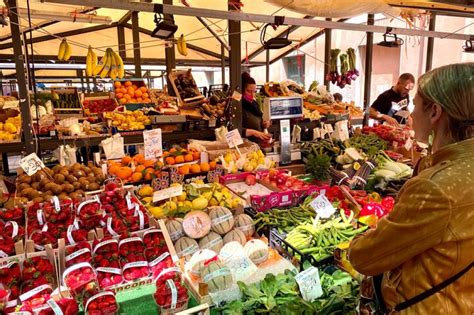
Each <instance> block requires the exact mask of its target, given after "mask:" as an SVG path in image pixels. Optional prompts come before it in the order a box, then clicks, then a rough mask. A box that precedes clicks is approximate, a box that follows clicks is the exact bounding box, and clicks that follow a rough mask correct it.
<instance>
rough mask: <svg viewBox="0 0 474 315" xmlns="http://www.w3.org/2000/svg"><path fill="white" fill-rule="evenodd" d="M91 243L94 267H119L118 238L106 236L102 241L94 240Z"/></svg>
mask: <svg viewBox="0 0 474 315" xmlns="http://www.w3.org/2000/svg"><path fill="white" fill-rule="evenodd" d="M93 244H94V245H93V248H94V249H93V261H94V266H95V267H96V268H99V267H103V268H116V269H120V255H119V253H118V240H116V239H111V238H106V239H104V240H103V241H97V240H95V241H94V243H93Z"/></svg>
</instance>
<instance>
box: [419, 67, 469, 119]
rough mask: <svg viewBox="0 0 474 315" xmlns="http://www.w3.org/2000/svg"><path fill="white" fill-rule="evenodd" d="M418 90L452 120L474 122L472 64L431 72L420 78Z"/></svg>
mask: <svg viewBox="0 0 474 315" xmlns="http://www.w3.org/2000/svg"><path fill="white" fill-rule="evenodd" d="M418 90H419V92H420V93H421V95H422V96H424V97H425V98H427V99H428V100H429V101H431V102H434V103H436V104H438V105H440V106H441V107H442V108H443V109H444V110H445V111H446V112H447V114H448V115H449V116H451V117H452V118H454V119H456V120H459V121H466V120H474V62H469V63H457V64H451V65H447V66H443V67H440V68H436V69H434V70H431V71H429V72H427V73H425V74H424V75H423V76H421V77H420V79H419V81H418Z"/></svg>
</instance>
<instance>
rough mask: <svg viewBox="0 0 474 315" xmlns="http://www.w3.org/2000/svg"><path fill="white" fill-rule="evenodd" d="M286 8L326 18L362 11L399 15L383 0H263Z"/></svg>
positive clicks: (352, 14)
mask: <svg viewBox="0 0 474 315" xmlns="http://www.w3.org/2000/svg"><path fill="white" fill-rule="evenodd" d="M265 1H266V2H268V3H272V4H275V5H279V6H282V7H285V8H286V9H289V10H292V11H295V12H298V13H302V14H307V15H312V16H321V17H328V18H348V17H352V16H357V15H360V14H364V13H384V14H387V15H390V16H398V15H400V12H401V11H400V9H397V8H393V7H391V6H390V5H388V4H387V3H386V2H385V1H383V0H359V1H353V0H336V1H334V0H293V1H288V0H265Z"/></svg>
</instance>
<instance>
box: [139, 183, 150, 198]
mask: <svg viewBox="0 0 474 315" xmlns="http://www.w3.org/2000/svg"><path fill="white" fill-rule="evenodd" d="M138 194H139V195H140V196H142V197H150V196H153V188H152V187H151V186H150V185H144V186H142V187H140V189H139V190H138Z"/></svg>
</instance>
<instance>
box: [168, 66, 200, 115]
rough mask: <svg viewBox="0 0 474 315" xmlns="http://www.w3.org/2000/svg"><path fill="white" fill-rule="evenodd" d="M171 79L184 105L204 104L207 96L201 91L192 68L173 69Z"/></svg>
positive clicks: (180, 101)
mask: <svg viewBox="0 0 474 315" xmlns="http://www.w3.org/2000/svg"><path fill="white" fill-rule="evenodd" d="M169 79H170V82H171V85H172V86H173V90H174V92H175V93H176V96H177V97H178V100H179V103H180V105H181V106H182V107H195V106H197V105H200V104H202V102H203V101H204V98H205V97H204V95H202V94H201V92H200V91H199V88H198V86H197V84H196V81H194V78H193V74H192V73H191V69H189V70H184V71H183V70H173V71H172V72H171V73H170V74H169Z"/></svg>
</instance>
